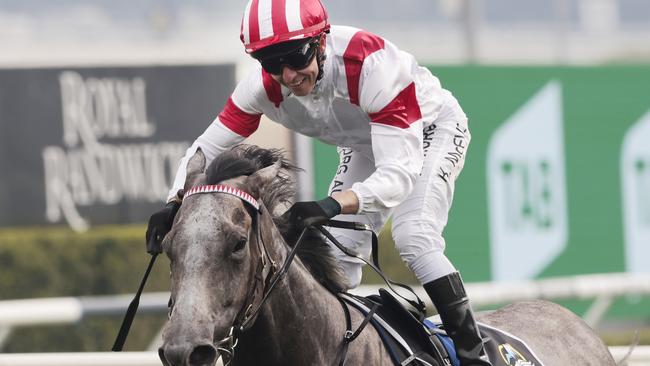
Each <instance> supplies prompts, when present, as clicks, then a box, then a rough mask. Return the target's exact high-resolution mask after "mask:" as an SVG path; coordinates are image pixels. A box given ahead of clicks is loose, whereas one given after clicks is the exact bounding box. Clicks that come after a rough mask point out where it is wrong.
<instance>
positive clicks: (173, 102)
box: [0, 66, 234, 230]
mask: <svg viewBox="0 0 650 366" xmlns="http://www.w3.org/2000/svg"><path fill="white" fill-rule="evenodd" d="M30 71H31V72H30ZM232 74H233V69H232V67H229V66H210V67H207V66H200V67H157V68H114V69H49V70H14V71H13V72H12V71H11V70H5V71H0V90H2V94H3V100H2V101H0V105H2V106H3V108H2V109H0V118H1V119H0V122H1V124H2V131H3V135H5V136H4V137H3V140H5V139H6V140H7V142H8V143H7V145H6V146H5V148H7V149H8V150H7V153H6V154H5V156H3V157H2V158H1V159H2V160H3V163H2V167H3V171H5V172H13V173H17V174H18V175H19V176H20V177H22V179H15V178H16V176H15V175H14V174H13V173H10V174H9V175H5V177H6V178H7V179H4V178H3V182H2V191H3V194H2V196H1V197H2V211H3V212H2V215H1V216H0V224H1V225H2V226H11V225H41V224H65V225H69V226H70V227H72V228H73V229H75V230H86V229H88V228H89V227H90V226H91V225H97V224H115V223H130V222H144V221H146V218H147V217H148V215H149V214H150V212H151V211H152V210H155V209H156V208H157V207H159V206H160V205H162V204H163V202H164V199H165V197H166V195H167V192H168V189H169V186H170V185H171V181H172V179H173V175H174V172H175V171H176V168H177V165H178V161H179V160H180V158H181V157H182V156H183V155H184V153H185V150H186V149H187V148H188V147H189V146H190V144H191V142H192V140H193V139H194V138H196V136H198V135H199V134H200V133H201V132H202V130H203V129H205V127H207V126H208V124H209V123H210V122H211V121H212V120H213V119H214V115H216V113H218V112H219V109H220V107H221V106H222V105H223V104H224V102H225V100H226V98H227V95H228V93H229V92H230V91H231V89H232V87H233V84H234V80H233V76H232ZM6 79H9V81H8V82H7V83H3V82H2V81H3V80H6ZM12 79H14V80H12ZM21 81H22V82H21ZM9 85H15V86H17V87H18V90H13V92H12V91H10V90H5V86H9ZM5 96H6V99H5ZM55 100H56V102H58V103H55V102H54V101H55ZM12 101H13V102H14V103H12ZM28 101H29V102H28ZM10 103H12V104H10ZM16 106H17V108H15V107H16ZM15 124H18V125H19V126H16V125H15ZM16 127H18V128H16ZM4 131H6V133H4ZM34 140H36V141H37V142H38V143H36V144H35V143H34ZM17 141H22V143H16V142H17ZM25 163H26V164H25ZM5 167H6V168H5ZM10 176H12V177H13V178H9V177H10ZM14 210H17V211H18V212H14Z"/></svg>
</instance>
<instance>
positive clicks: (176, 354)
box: [158, 343, 219, 366]
mask: <svg viewBox="0 0 650 366" xmlns="http://www.w3.org/2000/svg"><path fill="white" fill-rule="evenodd" d="M158 356H159V357H160V360H161V361H162V363H163V365H165V366H214V365H215V364H216V363H217V359H218V358H219V354H218V353H217V349H216V348H215V347H214V346H213V345H212V344H199V345H193V344H190V343H184V344H166V345H163V346H162V347H160V348H159V349H158Z"/></svg>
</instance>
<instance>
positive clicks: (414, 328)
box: [339, 289, 455, 366]
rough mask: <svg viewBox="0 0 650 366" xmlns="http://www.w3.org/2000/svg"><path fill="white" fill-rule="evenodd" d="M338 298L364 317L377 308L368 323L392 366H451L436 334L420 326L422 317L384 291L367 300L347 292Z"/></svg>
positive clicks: (380, 290)
mask: <svg viewBox="0 0 650 366" xmlns="http://www.w3.org/2000/svg"><path fill="white" fill-rule="evenodd" d="M339 296H340V297H341V298H342V299H343V300H344V301H345V302H347V303H348V304H350V305H351V306H353V307H354V308H356V309H358V310H359V311H360V312H361V313H363V314H364V315H367V314H368V313H369V312H370V309H371V308H373V307H374V306H376V305H377V310H376V311H375V314H374V315H373V317H372V318H371V319H370V324H372V325H373V327H374V328H375V329H376V330H377V333H379V336H380V338H381V340H382V341H383V343H384V346H385V347H386V349H387V351H388V354H389V355H390V357H391V359H392V360H393V362H394V364H395V365H400V366H407V365H408V366H435V365H444V366H450V365H452V362H451V359H450V356H449V353H448V351H447V349H446V348H445V347H444V346H443V344H442V342H441V341H440V339H439V338H438V337H437V336H436V335H435V334H436V331H432V330H430V329H429V328H427V327H425V326H424V325H423V323H422V319H423V315H422V314H420V313H418V312H417V311H412V312H411V311H409V310H406V308H405V307H404V306H403V305H402V304H401V303H400V302H399V301H398V300H397V299H395V297H393V295H391V294H390V293H389V292H388V291H386V290H384V289H379V294H378V295H371V296H368V297H362V296H356V295H352V294H349V293H342V294H339ZM454 355H455V354H454Z"/></svg>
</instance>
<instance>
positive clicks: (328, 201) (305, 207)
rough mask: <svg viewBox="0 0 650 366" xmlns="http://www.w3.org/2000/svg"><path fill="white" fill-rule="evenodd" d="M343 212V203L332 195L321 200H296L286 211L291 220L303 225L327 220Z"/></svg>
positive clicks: (293, 222)
mask: <svg viewBox="0 0 650 366" xmlns="http://www.w3.org/2000/svg"><path fill="white" fill-rule="evenodd" d="M340 213H341V205H340V204H339V203H338V201H336V200H335V199H334V198H332V197H327V198H325V199H322V200H320V201H304V202H296V203H294V204H293V206H291V208H289V210H288V211H287V212H286V213H285V216H287V215H288V219H289V222H291V223H292V224H298V225H301V226H311V225H316V224H322V223H325V222H327V221H328V220H329V219H331V218H332V217H334V216H336V215H338V214H340Z"/></svg>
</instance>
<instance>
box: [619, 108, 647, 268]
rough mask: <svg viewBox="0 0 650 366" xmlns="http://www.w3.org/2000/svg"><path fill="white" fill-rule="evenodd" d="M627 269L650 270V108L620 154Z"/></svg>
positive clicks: (624, 143)
mask: <svg viewBox="0 0 650 366" xmlns="http://www.w3.org/2000/svg"><path fill="white" fill-rule="evenodd" d="M621 188H622V195H623V232H624V235H625V262H626V267H627V271H628V272H637V273H648V272H650V111H649V112H647V113H646V114H645V115H644V116H643V117H641V119H640V120H639V121H638V122H637V123H635V124H634V125H633V126H632V128H630V129H629V130H628V131H627V133H626V134H625V139H624V140H623V148H622V153H621Z"/></svg>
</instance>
